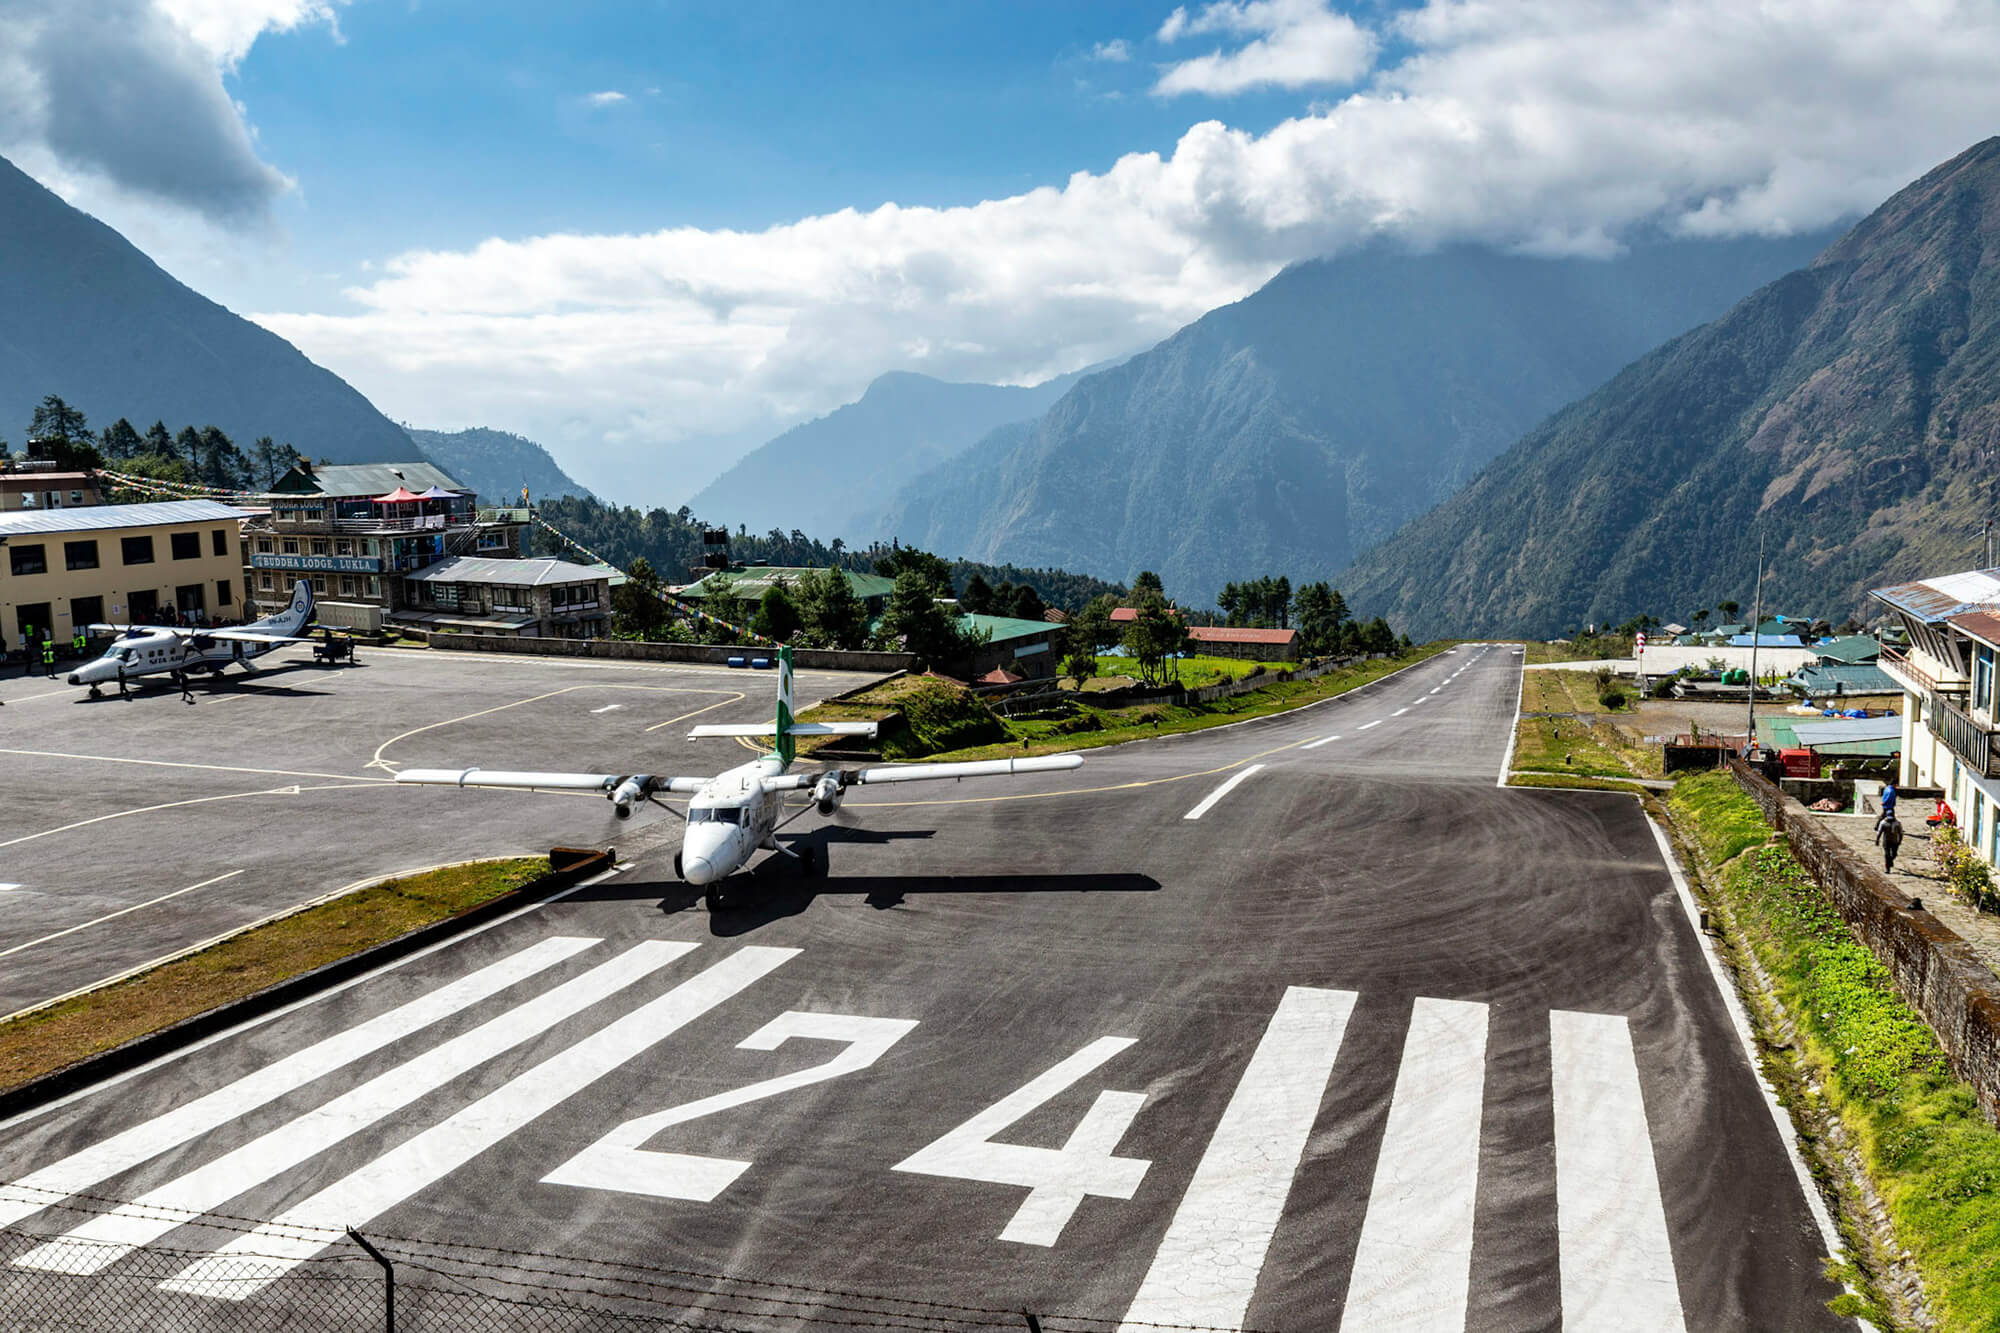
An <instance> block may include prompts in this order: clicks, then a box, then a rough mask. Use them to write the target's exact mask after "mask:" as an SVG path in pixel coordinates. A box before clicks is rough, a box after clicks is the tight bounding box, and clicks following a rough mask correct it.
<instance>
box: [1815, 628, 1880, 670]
mask: <svg viewBox="0 0 2000 1333" xmlns="http://www.w3.org/2000/svg"><path fill="white" fill-rule="evenodd" d="M1812 650H1813V651H1814V652H1816V653H1818V654H1819V656H1820V660H1821V661H1822V662H1825V661H1828V660H1831V661H1834V662H1844V663H1849V664H1859V663H1864V662H1873V661H1874V660H1875V659H1876V658H1878V657H1880V656H1881V655H1882V645H1881V644H1879V643H1877V642H1876V641H1875V640H1874V639H1871V638H1870V637H1868V636H1867V635H1866V634H1844V635H1842V636H1841V637H1840V638H1837V639H1829V640H1828V641H1827V642H1825V643H1816V644H1814V645H1812Z"/></svg>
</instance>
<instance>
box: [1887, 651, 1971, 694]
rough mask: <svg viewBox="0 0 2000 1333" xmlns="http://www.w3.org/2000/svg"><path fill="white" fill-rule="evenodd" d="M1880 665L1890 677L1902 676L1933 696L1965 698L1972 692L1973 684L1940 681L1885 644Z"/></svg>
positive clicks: (1963, 681)
mask: <svg viewBox="0 0 2000 1333" xmlns="http://www.w3.org/2000/svg"><path fill="white" fill-rule="evenodd" d="M1878 663H1879V665H1880V666H1881V667H1882V668H1883V669H1884V670H1886V671H1888V672H1889V674H1890V675H1892V676H1900V677H1902V678H1903V679H1904V680H1907V681H1909V682H1910V683H1911V684H1913V685H1915V686H1916V687H1917V688H1918V689H1921V690H1927V691H1929V692H1930V693H1932V694H1951V695H1959V696H1963V695H1966V694H1969V693H1970V692H1971V690H1972V686H1971V684H1970V683H1969V682H1968V681H1965V680H1962V679H1960V680H1942V681H1941V680H1939V679H1938V678H1937V677H1936V676H1933V675H1931V673H1930V672H1928V671H1925V670H1924V669H1923V668H1922V667H1920V666H1918V665H1917V664H1916V663H1915V662H1913V661H1911V660H1910V655H1909V654H1908V653H1906V652H1903V651H1902V650H1900V649H1896V648H1891V647H1889V646H1888V645H1887V644H1884V645H1883V647H1882V655H1881V657H1880V658H1879V659H1878Z"/></svg>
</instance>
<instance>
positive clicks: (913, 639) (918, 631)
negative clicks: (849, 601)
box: [878, 567, 978, 671]
mask: <svg viewBox="0 0 2000 1333" xmlns="http://www.w3.org/2000/svg"><path fill="white" fill-rule="evenodd" d="M878 637H880V638H881V639H882V640H883V641H884V642H885V643H888V644H891V645H893V646H895V647H899V648H901V649H902V650H903V651H904V652H906V653H910V654H912V655H913V656H914V657H915V658H916V659H917V660H916V664H915V665H916V669H917V670H919V671H927V670H929V669H931V668H932V667H936V666H942V665H945V664H947V663H950V662H954V661H956V660H957V659H959V658H960V657H963V656H964V655H965V653H966V652H967V651H968V650H969V649H970V648H972V647H974V646H975V645H976V643H977V642H978V640H977V639H976V638H975V637H974V636H971V635H968V634H966V633H965V632H964V631H962V630H961V629H960V628H959V627H958V625H957V623H956V622H954V621H953V620H952V618H951V617H950V616H949V615H947V614H945V610H944V608H943V607H941V606H939V605H938V601H937V591H936V587H935V585H934V584H933V583H932V582H931V577H930V575H929V574H928V573H926V572H925V571H924V570H923V569H922V568H921V567H905V568H904V569H903V571H902V572H901V573H899V574H897V575H896V586H895V587H894V588H893V589H891V590H890V592H889V605H888V607H887V609H885V610H884V611H883V613H882V628H881V631H880V633H879V636H878Z"/></svg>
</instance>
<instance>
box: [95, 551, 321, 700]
mask: <svg viewBox="0 0 2000 1333" xmlns="http://www.w3.org/2000/svg"><path fill="white" fill-rule="evenodd" d="M312 618H313V593H312V583H311V581H310V580H307V579H300V580H299V581H298V582H297V583H296V584H294V585H293V587H292V601H291V604H290V605H289V606H287V607H286V608H285V609H284V610H282V611H279V612H278V613H276V614H275V615H269V616H265V617H264V618H263V619H262V620H257V621H253V622H251V623H250V624H248V625H232V626H230V627H228V628H226V629H193V628H184V627H181V626H177V625H92V626H91V627H90V632H91V633H92V634H116V635H117V636H118V638H117V639H116V640H115V641H114V642H113V643H112V645H111V646H110V647H109V648H107V649H105V650H104V656H102V657H98V658H93V659H92V660H90V661H88V662H85V663H84V664H83V665H82V666H80V667H78V668H77V669H76V670H74V671H72V672H70V673H69V683H70V684H72V685H88V686H90V697H91V698H93V699H95V698H98V697H99V696H100V695H102V694H103V692H104V686H105V684H106V683H107V682H110V681H117V680H121V679H122V680H136V679H138V678H139V677H141V676H151V675H157V674H158V673H160V672H162V671H210V672H213V673H214V674H216V675H218V676H219V675H221V674H222V672H223V669H224V668H225V667H227V666H228V665H229V664H230V663H232V662H240V663H242V664H243V669H244V670H245V671H248V670H249V669H250V659H251V658H253V657H261V656H263V655H264V654H265V653H268V652H270V651H271V650H272V649H273V648H281V647H283V646H284V645H285V644H288V643H306V642H309V640H307V639H303V638H301V637H300V634H301V633H302V632H303V631H304V630H305V628H306V626H308V625H310V624H311V623H312Z"/></svg>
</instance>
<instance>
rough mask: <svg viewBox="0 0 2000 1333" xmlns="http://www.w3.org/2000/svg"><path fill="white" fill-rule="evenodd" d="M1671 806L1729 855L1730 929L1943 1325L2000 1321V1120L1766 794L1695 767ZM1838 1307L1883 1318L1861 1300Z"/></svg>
mask: <svg viewBox="0 0 2000 1333" xmlns="http://www.w3.org/2000/svg"><path fill="white" fill-rule="evenodd" d="M1671 806H1672V809H1673V812H1674V814H1675V817H1676V819H1677V821H1678V822H1679V823H1680V824H1681V825H1682V826H1683V827H1684V828H1685V829H1687V830H1688V831H1690V832H1691V833H1692V834H1693V835H1694V838H1695V840H1696V841H1697V842H1698V843H1699V844H1700V846H1701V847H1702V849H1703V851H1704V852H1706V853H1708V854H1709V857H1710V859H1711V861H1714V862H1717V863H1718V864H1720V863H1722V862H1723V861H1724V860H1726V861H1727V863H1726V864H1723V866H1722V870H1721V873H1720V884H1719V885H1718V886H1716V887H1717V888H1718V889H1719V892H1720V896H1721V898H1722V903H1721V904H1720V905H1721V907H1722V908H1723V910H1724V914H1725V924H1726V926H1727V931H1728V935H1729V937H1730V938H1731V939H1732V940H1733V941H1734V942H1735V945H1736V947H1738V948H1743V949H1747V950H1748V951H1749V952H1750V953H1751V954H1752V955H1754V957H1755V959H1756V961H1757V963H1758V964H1759V965H1760V967H1761V969H1762V971H1763V973H1764V974H1765V975H1766V976H1767V977H1769V978H1770V981H1771V985H1772V988H1773V990H1774V991H1775V997H1776V999H1777V1001H1778V1002H1779V1004H1781V1005H1782V1006H1783V1008H1784V1010H1785V1013H1786V1014H1787V1015H1788V1016H1789V1018H1790V1020H1791V1022H1792V1023H1793V1024H1794V1025H1795V1028H1796V1033H1797V1037H1796V1040H1795V1046H1796V1049H1797V1051H1798V1055H1799V1058H1800V1060H1801V1061H1802V1063H1803V1065H1804V1066H1805V1070H1806V1071H1807V1072H1808V1073H1809V1075H1810V1078H1811V1081H1812V1082H1815V1083H1817V1084H1819V1085H1820V1086H1821V1087H1822V1088H1823V1089H1824V1095H1825V1098H1826V1103H1827V1106H1828V1109H1829V1110H1830V1111H1831V1112H1832V1113H1833V1114H1834V1115H1835V1116H1837V1117H1838V1119H1839V1121H1840V1123H1841V1124H1842V1125H1843V1126H1844V1127H1845V1128H1846V1130H1847V1131H1848V1134H1849V1135H1850V1137H1851V1138H1852V1140H1853V1142H1854V1146H1855V1150H1856V1151H1857V1152H1858V1154H1859V1156H1860V1159H1861V1162H1862V1165H1863V1166H1864V1168H1865V1169H1866V1171H1867V1173H1868V1175H1869V1178H1870V1179H1871V1180H1872V1182H1873V1183H1874V1186H1875V1189H1876V1190H1877V1192H1878V1193H1879V1194H1880V1195H1881V1197H1882V1200H1883V1203H1884V1205H1885V1207H1886V1208H1887V1210H1888V1214H1889V1218H1890V1221H1891V1224H1892V1225H1893V1227H1894V1229H1895V1233H1896V1241H1897V1244H1899V1245H1900V1246H1901V1247H1902V1248H1904V1249H1905V1250H1907V1251H1908V1252H1909V1255H1910V1258H1911V1262H1913V1263H1914V1264H1915V1265H1916V1267H1917V1270H1918V1271H1919V1272H1920V1273H1921V1274H1922V1275H1923V1279H1924V1284H1925V1287H1926V1296H1927V1300H1928V1302H1929V1304H1930V1306H1931V1308H1932V1310H1933V1312H1934V1313H1935V1314H1936V1316H1937V1321H1938V1326H1939V1327H1943V1328H1951V1329H1966V1330H2000V1131H1996V1130H1995V1129H1994V1128H1993V1126H1992V1125H1990V1124H1988V1123H1987V1122H1986V1120H1985V1119H1984V1117H1983V1116H1982V1115H1981V1114H1980V1111H1979V1107H1978V1104H1977V1102H1976V1100H1975V1099H1974V1097H1973V1093H1972V1090H1971V1089H1970V1088H1969V1087H1967V1086H1966V1085H1965V1084H1964V1083H1961V1082H1959V1081H1958V1080H1957V1079H1955V1078H1954V1077H1953V1076H1952V1073H1951V1068H1950V1066H1949V1065H1948V1064H1947V1062H1946V1060H1945V1057H1944V1053H1943V1052H1942V1051H1941V1050H1940V1049H1939V1048H1938V1044H1937V1039H1936V1038H1935V1036H1933V1035H1932V1033H1931V1030H1930V1028H1929V1027H1927V1026H1926V1025H1925V1024H1924V1022H1923V1019H1922V1018H1921V1017H1920V1016H1919V1015H1918V1014H1917V1013H1916V1011H1915V1010H1913V1009H1911V1008H1910V1007H1909V1006H1908V1005H1907V1004H1905V1003H1904V1002H1903V1000H1902V999H1901V998H1900V997H1899V996H1898V995H1897V994H1896V991H1895V988H1894V986H1893V985H1892V983H1891V981H1890V978H1889V974H1888V972H1887V970H1886V969H1885V968H1884V967H1883V966H1882V964H1881V963H1880V962H1878V961H1877V960H1876V958H1875V956H1874V955H1873V954H1872V953H1870V952H1869V951H1868V950H1867V949H1866V948H1865V947H1864V946H1863V945H1862V944H1861V943H1860V942H1859V941H1857V940H1856V939H1855V938H1854V935H1853V933H1852V932H1851V931H1849V930H1848V928H1847V925H1846V923H1845V922H1843V921H1842V920H1841V919H1840V916H1839V914H1838V913H1837V912H1835V911H1834V909H1833V907H1832V906H1831V905H1830V904H1829V903H1828V901H1827V899H1826V895H1825V894H1824V893H1823V892H1821V890H1820V889H1819V887H1818V886H1817V885H1816V884H1814V883H1813V881H1812V879H1811V877H1810V876H1808V875H1807V874H1806V872H1805V870H1804V869H1803V867H1801V866H1800V865H1799V863H1798V861H1797V860H1796V859H1794V858H1793V856H1792V854H1791V852H1790V851H1789V850H1788V849H1787V848H1785V847H1784V846H1783V845H1782V844H1774V843H1770V842H1769V841H1767V840H1768V838H1769V830H1768V829H1766V828H1765V827H1764V824H1763V819H1762V816H1761V814H1760V813H1759V811H1758V809H1757V806H1756V804H1755V803H1754V802H1753V801H1751V800H1750V798H1749V797H1747V796H1745V795H1743V793H1742V792H1741V790H1740V789H1739V788H1738V787H1737V786H1736V784H1735V783H1734V782H1733V781H1732V780H1731V779H1730V778H1729V777H1728V776H1727V775H1726V774H1719V773H1707V774H1699V775H1692V776H1689V777H1685V778H1682V779H1681V780H1680V782H1679V783H1678V784H1676V787H1675V791H1674V795H1673V797H1672V800H1671ZM1732 857H1733V858H1734V859H1727V858H1732ZM1848 1306H1854V1307H1856V1308H1852V1309H1850V1308H1847V1307H1848ZM1835 1308H1836V1309H1837V1310H1840V1311H1841V1312H1842V1313H1855V1314H1864V1315H1867V1316H1869V1317H1871V1318H1875V1319H1877V1320H1880V1319H1881V1315H1880V1313H1879V1312H1877V1311H1872V1310H1868V1309H1865V1308H1861V1303H1859V1302H1857V1301H1855V1299H1854V1298H1852V1297H1846V1298H1843V1300H1842V1301H1836V1302H1835Z"/></svg>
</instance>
